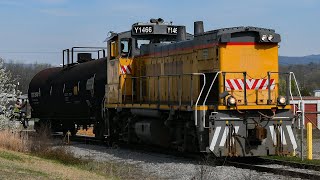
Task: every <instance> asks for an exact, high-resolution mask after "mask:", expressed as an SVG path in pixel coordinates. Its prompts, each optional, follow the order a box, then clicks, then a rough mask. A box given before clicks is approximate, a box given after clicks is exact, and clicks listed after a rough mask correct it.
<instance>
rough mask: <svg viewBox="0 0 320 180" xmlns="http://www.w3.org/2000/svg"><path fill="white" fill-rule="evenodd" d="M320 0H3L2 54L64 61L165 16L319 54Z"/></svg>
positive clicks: (291, 52) (290, 51)
mask: <svg viewBox="0 0 320 180" xmlns="http://www.w3.org/2000/svg"><path fill="white" fill-rule="evenodd" d="M319 9H320V1H319V0H301V1H299V0H267V1H265V0H240V1H239V0H220V1H215V0H203V1H201V0H197V1H195V0H193V1H189V0H135V1H129V0H118V1H114V0H113V1H111V0H0V57H2V58H4V59H5V60H6V61H9V62H10V61H13V62H18V63H50V64H53V65H58V64H61V62H62V50H63V49H66V48H71V47H73V46H98V47H102V46H106V44H105V43H104V42H103V41H104V40H105V39H106V37H107V35H108V32H109V31H114V32H122V31H127V30H130V28H131V25H132V24H133V23H135V22H148V21H149V19H150V18H159V17H161V18H163V19H164V20H165V21H167V22H170V21H172V22H173V23H174V24H177V25H185V26H187V31H188V32H190V33H193V22H194V21H198V20H202V21H203V22H204V28H205V31H208V30H213V29H217V28H226V27H234V26H258V27H264V28H271V29H275V30H276V32H278V33H280V35H281V38H282V42H281V43H280V50H279V54H280V55H282V56H305V55H311V54H320V47H319V45H318V44H319V41H320V36H319V32H320V23H319V19H320V10H319Z"/></svg>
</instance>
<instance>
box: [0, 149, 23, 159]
mask: <svg viewBox="0 0 320 180" xmlns="http://www.w3.org/2000/svg"><path fill="white" fill-rule="evenodd" d="M0 158H3V159H7V160H10V161H23V158H21V157H20V156H18V155H15V154H12V153H9V152H6V151H0Z"/></svg>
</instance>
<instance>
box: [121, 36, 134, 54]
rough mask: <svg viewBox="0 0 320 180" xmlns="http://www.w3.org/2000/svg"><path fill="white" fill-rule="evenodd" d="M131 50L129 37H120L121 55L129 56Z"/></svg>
mask: <svg viewBox="0 0 320 180" xmlns="http://www.w3.org/2000/svg"><path fill="white" fill-rule="evenodd" d="M131 51H132V48H131V41H130V39H121V43H120V54H121V57H130V56H131Z"/></svg>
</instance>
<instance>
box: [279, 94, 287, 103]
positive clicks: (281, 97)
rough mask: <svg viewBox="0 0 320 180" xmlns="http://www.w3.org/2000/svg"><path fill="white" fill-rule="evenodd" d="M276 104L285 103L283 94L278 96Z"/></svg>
mask: <svg viewBox="0 0 320 180" xmlns="http://www.w3.org/2000/svg"><path fill="white" fill-rule="evenodd" d="M278 105H286V98H285V97H283V96H279V97H278Z"/></svg>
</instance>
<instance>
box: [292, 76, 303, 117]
mask: <svg viewBox="0 0 320 180" xmlns="http://www.w3.org/2000/svg"><path fill="white" fill-rule="evenodd" d="M289 73H290V76H289V82H290V89H289V92H290V96H291V100H292V101H293V95H292V90H291V76H293V79H294V81H295V85H296V88H297V90H298V94H299V97H300V101H301V102H302V96H301V93H300V88H299V85H298V82H297V79H296V76H295V75H294V73H293V72H289ZM298 108H299V109H301V107H300V103H299V104H298ZM293 112H296V108H295V106H293Z"/></svg>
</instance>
